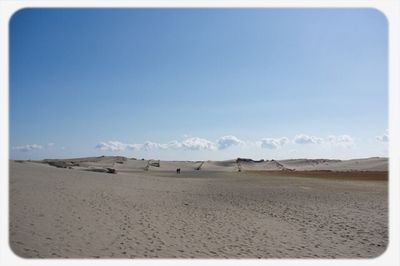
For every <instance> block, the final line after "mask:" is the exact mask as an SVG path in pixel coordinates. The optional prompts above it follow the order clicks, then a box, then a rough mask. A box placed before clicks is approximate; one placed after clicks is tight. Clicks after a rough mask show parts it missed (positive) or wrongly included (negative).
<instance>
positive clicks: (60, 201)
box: [10, 157, 388, 258]
mask: <svg viewBox="0 0 400 266" xmlns="http://www.w3.org/2000/svg"><path fill="white" fill-rule="evenodd" d="M121 160H122V161H121V162H120V163H115V161H116V160H115V158H114V159H110V158H107V157H106V158H102V159H98V160H97V162H96V161H95V160H93V158H91V159H88V160H87V161H91V162H86V164H85V162H83V161H84V160H83V161H81V162H79V163H80V166H76V167H73V168H76V169H67V168H56V167H53V166H49V165H47V164H42V163H34V162H23V163H18V162H13V161H11V162H10V245H11V247H12V249H13V250H14V252H15V253H16V254H18V255H20V256H22V257H33V258H37V257H44V258H49V257H72V258H78V257H79V258H88V257H90V258H92V257H102V258H107V257H115V258H157V257H158V258H174V257H178V258H212V257H215V258H308V257H311V258H357V257H363V258H371V257H376V256H379V255H380V254H382V253H383V252H384V250H385V248H386V246H387V243H388V227H387V211H388V210H387V209H388V202H387V181H359V180H346V179H344V180H338V179H329V178H305V177H296V173H293V176H291V175H287V174H285V175H276V176H275V175H273V174H269V175H267V176H266V175H263V174H258V173H253V172H247V171H242V172H237V164H236V162H235V160H232V161H225V162H205V163H204V165H203V166H202V168H201V170H200V171H196V170H193V167H197V166H198V165H199V164H200V163H201V162H161V166H162V167H160V168H157V167H151V168H150V170H149V171H143V167H145V166H146V164H147V161H141V160H129V159H121ZM376 160H379V158H378V159H375V160H373V161H376ZM280 163H282V161H281V162H280ZM336 163H337V162H336ZM248 164H249V165H252V166H251V167H249V168H248V169H249V170H254V169H256V170H259V169H258V168H257V167H255V166H254V164H257V163H254V162H250V163H248ZM273 164H274V162H271V161H270V162H267V163H265V164H263V165H265V167H262V168H267V167H269V168H271V167H270V166H271V165H273ZM282 164H283V163H282ZM294 164H297V167H304V162H300V161H297V162H295V161H291V162H290V161H289V162H286V165H287V166H290V167H293V165H294ZM332 164H335V163H332ZM348 164H349V163H348ZM360 164H362V165H365V162H363V161H361V162H360V161H359V163H358V165H360ZM93 165H94V166H96V167H98V166H102V167H114V168H116V169H117V170H118V173H117V174H107V173H98V172H91V171H82V170H84V169H85V167H91V166H93ZM299 165H300V166H299ZM316 165H321V163H318V164H316ZM322 165H323V163H322ZM377 165H379V163H377ZM177 167H181V169H182V173H181V174H180V175H178V174H176V173H175V168H177ZM203 167H204V168H203ZM352 167H354V166H351V167H348V168H347V169H352ZM363 167H364V166H363ZM377 167H378V168H379V167H382V165H379V166H375V169H374V170H377V169H376V168H377ZM272 168H273V167H272ZM306 168H307V167H306ZM367 168H368V167H367ZM369 168H371V167H369ZM383 168H384V167H383ZM273 169H275V168H273ZM386 169H387V161H386ZM217 170H220V171H217Z"/></svg>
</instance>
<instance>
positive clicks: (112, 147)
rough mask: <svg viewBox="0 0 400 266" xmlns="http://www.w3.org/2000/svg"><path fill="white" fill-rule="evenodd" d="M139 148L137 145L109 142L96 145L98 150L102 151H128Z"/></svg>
mask: <svg viewBox="0 0 400 266" xmlns="http://www.w3.org/2000/svg"><path fill="white" fill-rule="evenodd" d="M136 148H137V146H135V144H125V143H122V142H119V141H107V142H100V143H99V144H97V145H96V149H99V150H102V151H124V150H126V149H131V150H133V149H136Z"/></svg>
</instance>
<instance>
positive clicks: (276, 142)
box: [261, 137, 289, 150]
mask: <svg viewBox="0 0 400 266" xmlns="http://www.w3.org/2000/svg"><path fill="white" fill-rule="evenodd" d="M288 142H289V139H288V138H287V137H282V138H264V139H261V148H264V149H273V150H275V149H278V148H280V147H282V146H283V145H285V144H287V143H288Z"/></svg>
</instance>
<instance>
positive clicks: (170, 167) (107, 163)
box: [38, 156, 388, 172]
mask: <svg viewBox="0 0 400 266" xmlns="http://www.w3.org/2000/svg"><path fill="white" fill-rule="evenodd" d="M38 162H41V163H45V164H51V165H53V166H56V167H62V168H67V167H70V168H77V169H80V170H90V169H97V168H115V169H116V170H118V171H122V172H137V171H143V170H151V171H174V170H176V169H177V168H181V169H182V170H184V171H192V170H202V171H223V172H237V171H239V169H240V170H241V171H247V170H248V171H281V170H284V171H285V170H286V171H342V172H343V171H386V172H387V171H388V159H387V158H380V157H373V158H366V159H353V160H327V159H293V160H280V161H278V160H261V161H254V160H251V159H243V158H238V159H234V160H226V161H196V162H194V161H159V160H144V159H141V160H137V159H129V158H125V157H120V156H115V157H107V156H101V157H87V158H75V159H64V160H43V161H38ZM152 163H158V164H159V166H158V167H155V166H152ZM146 168H147V169H146Z"/></svg>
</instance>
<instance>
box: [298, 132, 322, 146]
mask: <svg viewBox="0 0 400 266" xmlns="http://www.w3.org/2000/svg"><path fill="white" fill-rule="evenodd" d="M293 141H294V143H297V144H320V143H322V142H323V139H322V138H318V137H315V136H308V135H305V134H299V135H297V136H295V137H294V140H293Z"/></svg>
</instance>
